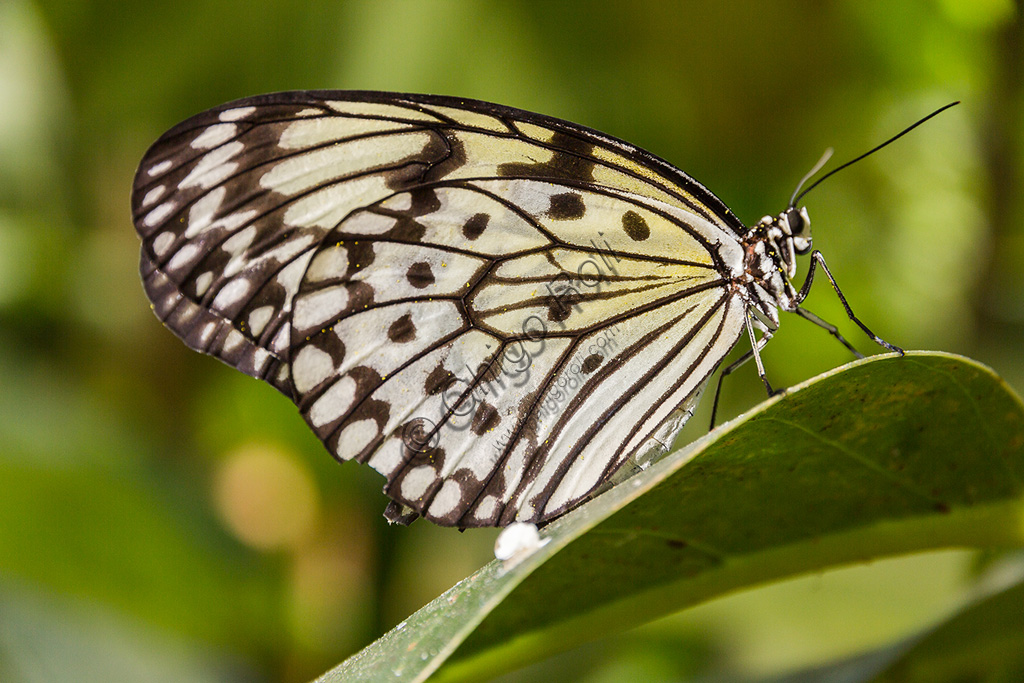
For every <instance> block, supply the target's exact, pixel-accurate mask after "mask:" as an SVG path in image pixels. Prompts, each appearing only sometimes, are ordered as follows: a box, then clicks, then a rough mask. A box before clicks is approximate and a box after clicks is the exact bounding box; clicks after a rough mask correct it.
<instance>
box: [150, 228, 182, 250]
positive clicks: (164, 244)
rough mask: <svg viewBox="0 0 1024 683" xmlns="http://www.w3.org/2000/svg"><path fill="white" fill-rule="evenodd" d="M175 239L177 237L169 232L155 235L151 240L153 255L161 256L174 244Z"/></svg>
mask: <svg viewBox="0 0 1024 683" xmlns="http://www.w3.org/2000/svg"><path fill="white" fill-rule="evenodd" d="M175 237H177V236H176V235H175V234H174V233H173V232H170V231H168V232H162V233H160V234H159V235H157V236H156V239H155V240H153V253H154V254H156V255H157V256H163V255H164V254H165V253H166V252H167V250H168V249H170V248H171V245H172V244H174V240H175Z"/></svg>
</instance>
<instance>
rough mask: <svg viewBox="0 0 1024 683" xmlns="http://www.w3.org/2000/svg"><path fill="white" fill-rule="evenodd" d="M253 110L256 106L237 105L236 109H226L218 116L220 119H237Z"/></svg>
mask: <svg viewBox="0 0 1024 683" xmlns="http://www.w3.org/2000/svg"><path fill="white" fill-rule="evenodd" d="M254 111H256V107H238V108H237V109H226V110H224V111H222V112H221V113H220V116H219V117H218V118H219V119H220V120H221V121H237V120H239V119H244V118H245V117H246V116H249V115H250V114H252V113H253V112H254Z"/></svg>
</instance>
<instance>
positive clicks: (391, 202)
mask: <svg viewBox="0 0 1024 683" xmlns="http://www.w3.org/2000/svg"><path fill="white" fill-rule="evenodd" d="M380 205H381V206H382V207H384V208H385V209H390V210H392V211H408V210H409V209H411V208H412V193H410V192H400V193H399V194H396V195H394V196H393V197H388V198H387V199H386V200H384V201H383V202H381V203H380Z"/></svg>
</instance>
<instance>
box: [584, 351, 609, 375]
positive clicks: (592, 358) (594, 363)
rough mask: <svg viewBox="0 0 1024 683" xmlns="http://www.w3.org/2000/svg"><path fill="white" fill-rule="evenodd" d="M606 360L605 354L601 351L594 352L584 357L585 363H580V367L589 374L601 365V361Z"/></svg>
mask: <svg viewBox="0 0 1024 683" xmlns="http://www.w3.org/2000/svg"><path fill="white" fill-rule="evenodd" d="M603 360H604V356H602V355H601V354H599V353H592V354H590V355H589V356H587V357H586V358H584V359H583V363H582V364H581V365H580V369H581V370H583V373H584V374H587V375H589V374H590V373H592V372H593V371H594V370H597V368H598V367H599V366H600V365H601V361H603Z"/></svg>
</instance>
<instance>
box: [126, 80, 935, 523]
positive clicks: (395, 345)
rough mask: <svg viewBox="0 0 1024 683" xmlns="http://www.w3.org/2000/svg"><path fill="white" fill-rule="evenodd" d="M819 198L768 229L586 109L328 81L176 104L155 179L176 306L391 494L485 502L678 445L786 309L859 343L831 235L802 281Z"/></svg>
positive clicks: (447, 513)
mask: <svg viewBox="0 0 1024 683" xmlns="http://www.w3.org/2000/svg"><path fill="white" fill-rule="evenodd" d="M936 113H937V112H936ZM919 123H920V122H919ZM915 125H917V124H915ZM908 130H909V129H908ZM904 132H906V131H904ZM901 134H902V133H901ZM897 137H898V136H897ZM893 139H895V138H893ZM886 144H887V143H886ZM876 149H877V148H876ZM836 170H838V169H836ZM819 182H820V181H819ZM808 189H810V188H808ZM794 195H796V193H794ZM798 199H799V197H797V196H794V198H793V200H791V201H790V204H789V206H788V207H787V208H786V209H785V210H784V211H783V212H782V213H780V214H779V215H777V216H774V217H770V216H766V217H765V218H762V219H761V220H760V221H759V222H758V223H757V224H755V225H754V226H753V227H749V228H748V227H746V226H745V225H744V224H743V223H742V222H741V221H740V220H739V219H738V218H737V217H736V216H735V215H734V214H733V212H732V211H730V209H729V208H728V207H727V206H726V205H725V204H724V203H723V202H722V201H721V200H719V199H718V198H717V197H716V196H715V195H713V194H712V193H711V192H710V191H708V190H707V189H706V188H705V187H704V186H702V185H701V184H700V183H698V182H697V181H696V180H694V179H693V178H691V177H690V176H688V175H687V174H685V173H683V172H682V171H680V170H679V169H677V168H675V167H674V166H672V165H670V164H668V163H667V162H665V161H663V160H661V159H660V158H658V157H656V156H654V155H653V154H650V153H649V152H646V151H644V150H642V149H640V148H638V147H636V146H634V145H631V144H629V143H627V142H623V141H621V140H618V139H616V138H613V137H610V136H608V135H604V134H602V133H599V132H597V131H594V130H591V129H589V128H585V127H583V126H580V125H577V124H573V123H569V122H567V121H562V120H559V119H555V118H551V117H548V116H543V115H540V114H533V113H529V112H526V111H522V110H518V109H513V108H510V107H505V106H500V105H496V104H489V103H485V102H479V101H474V100H468V99H462V98H452V97H440V96H427V95H410V94H397V93H384V92H346V91H306V92H286V93H277V94H270V95H263V96H258V97H252V98H247V99H243V100H239V101H236V102H232V103H229V104H225V105H222V106H219V107H216V108H214V109H211V110H209V111H206V112H203V113H201V114H198V115H196V116H194V117H192V118H190V119H188V120H187V121H184V122H183V123H181V124H179V125H177V126H175V127H174V128H172V129H171V130H169V131H168V132H167V133H165V134H164V135H163V136H162V137H161V138H160V139H159V140H158V141H157V142H156V143H155V144H154V145H153V146H152V147H151V148H150V149H149V151H148V152H147V153H146V155H145V157H144V158H143V160H142V162H141V164H140V166H139V169H138V171H137V174H136V176H135V180H134V185H133V190H132V200H131V201H132V213H133V217H134V222H135V226H136V228H137V231H138V233H139V235H140V237H141V239H142V249H141V263H140V271H141V275H142V280H143V283H144V287H145V290H146V293H147V295H148V296H149V298H150V300H151V301H152V307H153V310H154V311H155V313H156V315H157V316H158V317H159V318H160V320H162V321H163V322H164V324H165V325H166V326H167V327H169V328H170V329H171V330H172V331H173V332H174V333H175V334H176V335H178V336H179V337H181V339H182V340H183V341H184V342H185V343H186V344H187V345H188V346H189V347H191V348H193V349H195V350H197V351H200V352H202V353H206V354H210V355H212V356H215V357H217V358H219V359H220V360H222V361H224V362H225V363H227V364H229V365H232V366H234V367H235V368H237V369H239V370H241V371H242V372H244V373H246V374H248V375H251V376H253V377H256V378H259V379H262V380H264V381H266V382H268V383H269V384H271V385H273V386H274V387H275V388H277V389H278V390H279V391H280V392H282V393H284V394H285V395H286V396H288V397H289V398H290V399H292V400H293V401H294V402H295V404H296V405H297V406H298V408H299V410H300V412H301V413H302V415H303V417H304V418H305V420H306V422H307V423H308V424H309V426H310V428H311V429H312V430H313V431H314V432H315V434H316V435H317V436H318V437H319V438H320V440H321V441H322V442H323V443H324V445H325V446H326V448H327V450H328V451H330V452H331V453H332V454H333V455H334V456H335V457H336V458H337V459H338V460H340V461H349V460H355V461H358V462H362V463H366V464H368V465H370V466H371V467H372V468H374V469H375V470H377V471H378V472H380V473H381V474H383V475H384V476H385V477H386V479H387V483H386V484H385V486H384V493H385V494H386V495H387V496H388V497H390V498H391V503H390V504H389V505H388V508H387V510H386V511H385V516H386V517H387V518H388V519H389V520H390V521H393V522H401V523H409V522H410V521H412V520H413V519H415V518H416V517H417V516H422V517H425V518H427V519H429V520H431V521H433V522H436V523H438V524H441V525H447V526H457V527H460V528H465V527H476V526H504V525H507V524H510V523H512V522H532V523H537V524H542V523H545V522H547V521H550V520H552V519H554V518H556V517H558V516H560V515H562V514H564V513H565V512H566V511H568V510H570V509H572V508H574V507H575V506H577V505H579V504H580V503H581V502H583V501H585V500H586V499H587V498H588V497H590V496H592V495H593V494H594V493H595V491H598V490H600V489H601V488H602V487H603V486H607V485H608V484H609V483H610V482H615V481H617V480H619V479H621V478H622V477H624V476H625V474H624V473H626V472H628V471H632V470H633V469H636V468H637V467H638V466H640V467H642V466H644V465H645V464H646V463H647V462H648V461H649V460H650V459H652V458H654V457H656V456H657V455H658V454H660V453H663V452H664V451H665V449H666V447H667V446H668V445H670V444H671V443H672V441H673V439H674V437H675V435H676V434H677V433H678V431H679V430H680V429H681V428H682V426H683V424H685V421H686V419H688V418H689V416H690V415H692V412H693V409H694V405H695V404H696V401H697V400H698V398H699V397H700V394H701V391H702V390H703V388H704V386H705V385H706V383H707V381H708V379H709V377H710V376H711V375H712V373H713V372H714V371H715V370H716V368H718V366H719V365H720V364H721V363H722V360H723V359H724V358H725V357H726V355H727V354H728V353H729V352H730V350H731V349H732V348H733V347H734V346H735V345H736V344H737V343H738V342H739V341H740V339H741V338H742V337H743V336H744V335H746V336H747V337H748V338H749V339H750V343H751V345H752V346H751V351H750V352H748V353H747V354H746V355H745V356H744V358H743V359H741V361H742V360H745V359H747V358H749V357H751V356H753V357H754V358H755V360H756V361H757V366H758V372H759V374H760V375H761V377H762V379H764V378H765V373H764V369H763V367H762V365H761V361H760V357H759V355H758V351H759V350H760V349H761V348H762V347H763V345H764V343H766V342H767V341H768V339H770V338H771V333H772V331H774V330H775V329H776V328H777V327H778V324H779V316H778V310H779V309H781V310H784V311H790V312H795V313H797V314H799V315H802V316H803V317H805V318H808V319H809V320H811V321H812V322H816V323H818V324H820V325H822V326H824V327H825V328H826V329H828V330H829V331H830V332H831V333H832V334H833V335H834V336H836V337H837V338H838V339H840V341H842V342H843V343H844V344H846V345H847V346H848V347H849V348H851V350H852V348H853V347H852V346H850V345H849V344H848V343H847V342H846V341H845V340H844V339H842V337H841V335H839V333H838V331H837V330H836V328H835V327H833V326H831V325H829V324H828V323H825V322H824V321H822V320H821V319H820V318H817V317H816V316H814V315H813V314H811V313H809V312H807V311H805V310H804V309H803V308H802V307H801V303H802V302H803V300H804V298H805V297H806V296H807V294H808V291H809V289H810V284H811V282H812V280H813V275H814V271H815V268H816V267H820V268H821V269H822V270H824V271H825V273H826V274H827V276H828V277H829V279H830V280H831V281H832V283H833V286H835V281H834V279H832V276H831V274H830V273H829V272H828V268H827V266H826V265H825V260H824V258H823V257H822V256H821V254H820V252H817V251H815V252H813V254H812V261H811V266H810V270H809V272H808V276H807V279H806V281H805V284H804V286H803V287H802V288H801V289H800V290H796V289H795V288H794V286H793V285H792V283H791V280H792V278H793V277H794V276H795V274H796V256H797V255H800V254H806V253H809V252H810V251H811V234H810V219H809V217H808V214H807V211H806V209H805V208H802V207H801V208H797V206H796V202H797V200H798ZM835 289H836V292H837V293H838V294H839V296H840V298H841V300H842V302H843V304H844V306H845V307H846V310H847V313H848V314H849V316H850V318H851V319H853V320H854V321H856V322H857V323H858V324H859V325H860V327H861V328H863V329H864V331H865V332H866V333H867V334H868V335H869V336H870V337H871V338H872V339H873V340H874V341H875V342H877V343H878V344H880V345H882V346H883V347H885V348H887V349H889V350H892V351H897V352H900V353H902V351H901V350H900V349H898V348H897V347H894V346H892V345H890V344H888V343H887V342H885V341H883V340H882V339H880V338H879V337H877V336H876V335H874V334H873V333H871V331H870V330H868V328H867V327H865V326H864V325H863V323H861V322H860V321H859V320H858V319H857V318H856V317H855V316H854V315H853V312H852V311H851V310H850V307H849V306H848V305H847V304H846V300H845V299H843V298H842V294H841V293H840V292H839V289H838V287H837V286H836V287H835ZM758 333H760V336H758ZM737 365H738V364H737V363H734V364H733V365H732V366H730V367H729V368H727V369H726V373H727V372H729V371H731V370H732V369H734V368H735V367H736V366H737ZM765 386H766V387H768V389H769V392H770V391H771V387H770V385H769V384H768V382H767V379H765Z"/></svg>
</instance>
